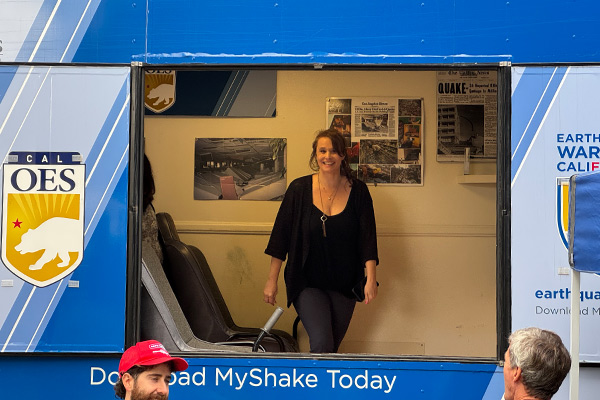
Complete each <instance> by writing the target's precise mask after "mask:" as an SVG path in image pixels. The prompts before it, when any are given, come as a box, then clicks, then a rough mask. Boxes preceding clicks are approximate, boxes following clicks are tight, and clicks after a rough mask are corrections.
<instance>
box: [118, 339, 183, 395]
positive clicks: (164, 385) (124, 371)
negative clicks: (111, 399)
mask: <svg viewBox="0 0 600 400" xmlns="http://www.w3.org/2000/svg"><path fill="white" fill-rule="evenodd" d="M187 367H188V363H187V362H186V361H185V360H184V359H183V358H179V357H171V356H170V355H169V353H168V352H167V350H165V348H164V346H163V345H162V344H160V342H157V341H156V340H146V341H143V342H139V343H137V344H136V345H134V346H131V347H130V348H128V349H127V350H126V351H125V352H124V353H123V356H122V357H121V361H120V363H119V380H118V381H117V383H116V384H115V386H114V390H115V395H116V396H117V397H119V398H121V399H126V400H166V399H168V398H169V382H170V381H171V372H174V371H183V370H185V369H186V368H187Z"/></svg>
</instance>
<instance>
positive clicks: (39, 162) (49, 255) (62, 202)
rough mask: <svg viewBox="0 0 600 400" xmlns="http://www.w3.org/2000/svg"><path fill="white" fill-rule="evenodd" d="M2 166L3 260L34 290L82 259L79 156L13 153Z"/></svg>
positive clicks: (82, 168)
mask: <svg viewBox="0 0 600 400" xmlns="http://www.w3.org/2000/svg"><path fill="white" fill-rule="evenodd" d="M7 161H8V162H6V163H5V164H4V165H3V169H4V175H3V178H4V182H3V186H2V189H3V191H2V205H3V207H2V210H3V211H2V261H4V264H5V265H6V267H7V268H8V269H9V270H10V271H11V272H12V273H14V274H15V275H17V276H18V277H19V278H21V279H23V280H24V281H26V282H29V283H31V284H32V285H36V286H39V287H44V286H48V285H51V284H53V283H54V282H57V281H59V280H60V279H62V278H64V277H65V276H67V275H69V274H70V273H71V272H73V271H74V270H75V269H76V268H77V267H78V266H79V264H81V261H82V259H83V235H84V230H83V222H84V219H83V210H84V188H85V165H84V164H80V161H81V155H79V153H49V152H43V153H40V152H30V153H28V152H13V153H10V154H9V156H8V159H7Z"/></svg>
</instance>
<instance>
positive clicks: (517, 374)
mask: <svg viewBox="0 0 600 400" xmlns="http://www.w3.org/2000/svg"><path fill="white" fill-rule="evenodd" d="M522 372H523V370H522V369H521V367H517V368H515V369H514V371H513V373H512V377H513V381H514V382H517V381H520V380H521V373H522Z"/></svg>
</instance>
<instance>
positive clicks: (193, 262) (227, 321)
mask: <svg viewBox="0 0 600 400" xmlns="http://www.w3.org/2000/svg"><path fill="white" fill-rule="evenodd" d="M157 221H158V226H159V232H160V236H161V241H162V243H163V249H164V256H165V261H164V269H165V274H166V276H167V278H168V280H169V282H170V284H171V287H172V288H173V292H174V293H175V295H176V297H177V300H178V302H179V304H180V306H181V309H182V310H183V313H184V314H185V316H186V318H187V320H188V322H189V324H190V326H191V328H192V331H193V332H194V334H195V335H196V336H198V337H199V338H201V339H203V340H206V341H209V342H225V341H228V340H239V339H249V338H255V337H256V336H258V334H259V333H260V332H261V330H260V329H259V328H249V327H240V326H238V325H237V324H235V322H234V321H233V318H232V316H231V313H230V312H229V309H228V308H227V304H226V303H225V299H224V298H223V295H222V294H221V291H220V289H219V287H218V285H217V282H216V281H215V278H214V276H213V274H212V271H211V269H210V266H209V265H208V262H207V261H206V258H205V257H204V254H202V252H201V251H200V249H198V248H197V247H194V246H190V245H187V244H185V243H183V242H182V241H180V240H179V235H178V234H177V230H176V229H175V224H174V223H173V219H172V218H171V216H170V215H169V214H167V213H158V214H157ZM262 344H263V346H264V347H265V349H266V350H267V351H286V352H297V351H298V343H297V341H296V340H295V339H294V338H293V337H292V336H291V335H290V334H288V333H287V332H284V331H282V330H277V329H273V330H272V331H271V333H270V335H269V336H267V337H266V338H265V339H263V342H262Z"/></svg>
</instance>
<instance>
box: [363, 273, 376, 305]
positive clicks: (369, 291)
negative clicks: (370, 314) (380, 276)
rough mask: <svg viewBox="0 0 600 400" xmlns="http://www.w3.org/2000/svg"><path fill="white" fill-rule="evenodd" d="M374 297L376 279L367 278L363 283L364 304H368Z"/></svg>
mask: <svg viewBox="0 0 600 400" xmlns="http://www.w3.org/2000/svg"><path fill="white" fill-rule="evenodd" d="M375 297H377V281H376V280H372V281H369V279H367V283H366V284H365V304H369V303H370V302H372V301H373V300H375Z"/></svg>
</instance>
